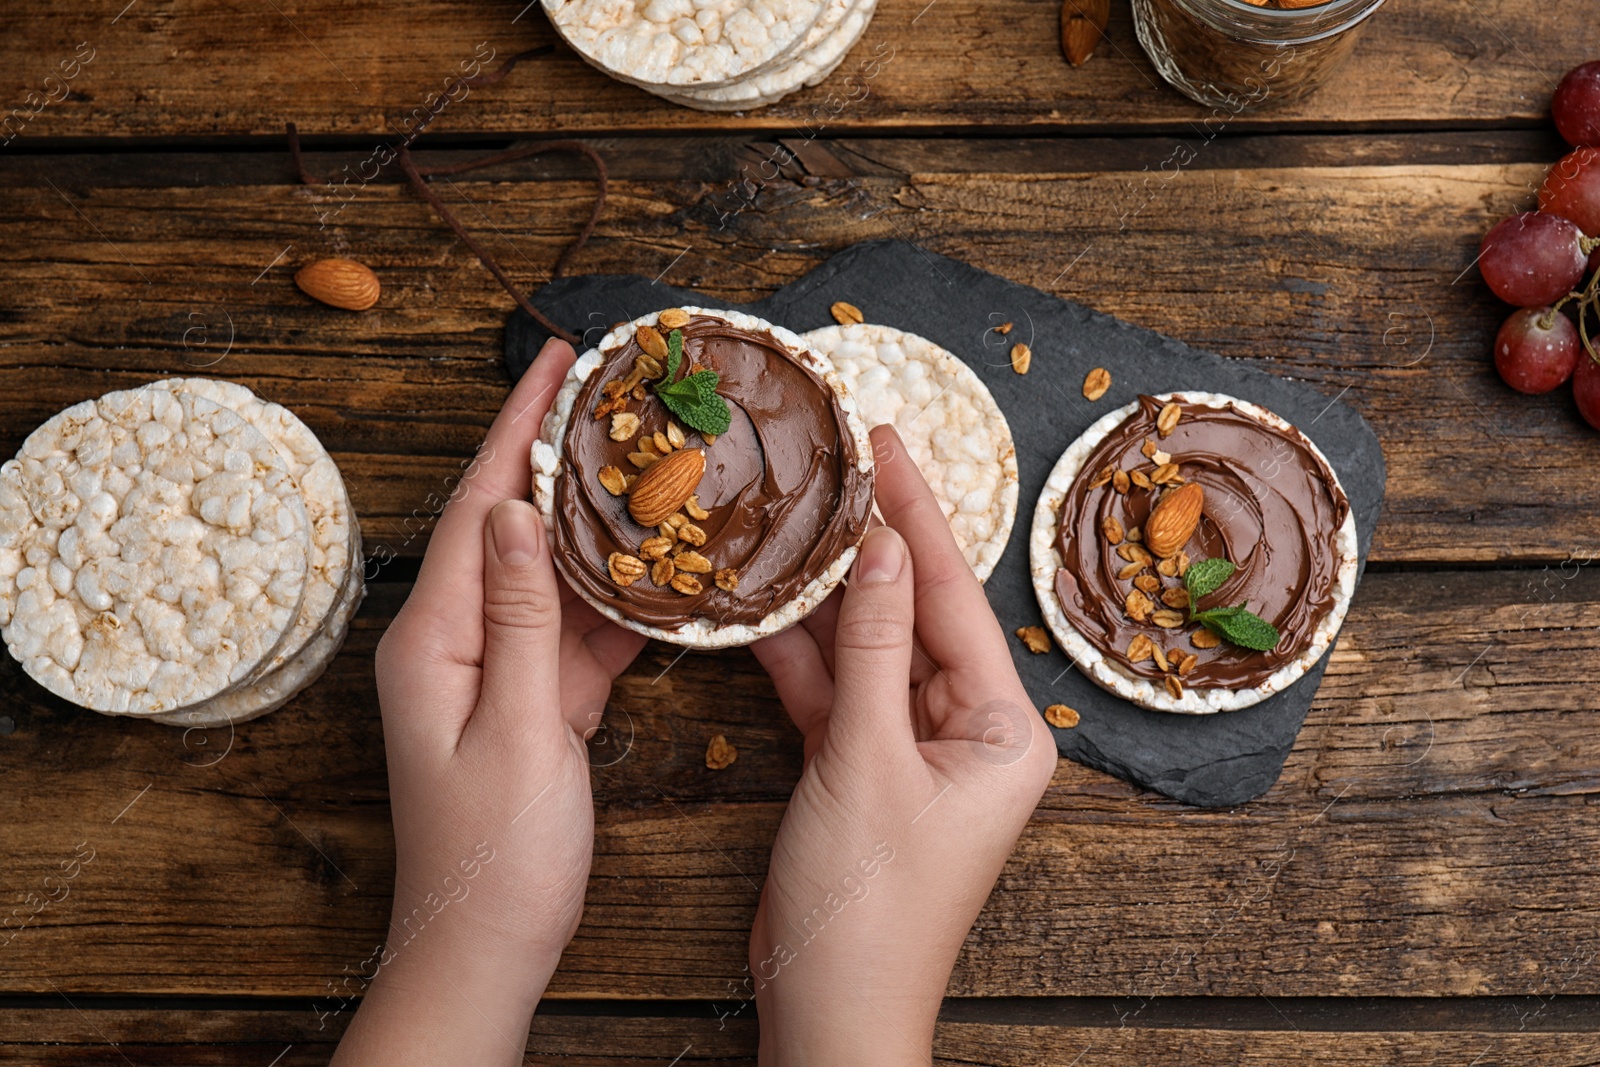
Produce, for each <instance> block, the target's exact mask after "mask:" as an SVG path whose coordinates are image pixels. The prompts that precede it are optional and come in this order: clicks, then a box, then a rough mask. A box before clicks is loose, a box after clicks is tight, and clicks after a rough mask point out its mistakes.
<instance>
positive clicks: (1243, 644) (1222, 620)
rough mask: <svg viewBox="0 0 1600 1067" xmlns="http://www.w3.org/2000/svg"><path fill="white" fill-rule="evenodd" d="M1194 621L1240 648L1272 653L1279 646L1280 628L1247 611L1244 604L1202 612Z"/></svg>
mask: <svg viewBox="0 0 1600 1067" xmlns="http://www.w3.org/2000/svg"><path fill="white" fill-rule="evenodd" d="M1193 621H1194V622H1198V623H1200V624H1201V625H1202V626H1204V627H1205V628H1206V629H1208V630H1210V631H1211V632H1212V633H1214V634H1216V635H1217V636H1218V637H1220V638H1222V639H1223V640H1225V641H1227V642H1229V643H1230V644H1234V645H1238V646H1239V647H1240V648H1248V649H1253V650H1254V651H1256V652H1270V651H1272V650H1273V649H1274V648H1276V647H1277V645H1278V628H1277V627H1275V626H1273V625H1272V624H1271V623H1270V622H1268V621H1267V620H1266V619H1263V618H1262V617H1261V616H1259V615H1256V614H1255V613H1253V612H1249V611H1246V610H1245V609H1244V606H1243V605H1242V604H1241V605H1240V606H1239V607H1236V608H1214V609H1212V610H1211V611H1202V612H1200V613H1199V614H1198V615H1195V616H1194V619H1193Z"/></svg>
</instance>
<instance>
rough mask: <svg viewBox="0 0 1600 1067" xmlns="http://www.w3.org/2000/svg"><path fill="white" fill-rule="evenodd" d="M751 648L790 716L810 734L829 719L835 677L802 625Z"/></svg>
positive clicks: (759, 642) (765, 639)
mask: <svg viewBox="0 0 1600 1067" xmlns="http://www.w3.org/2000/svg"><path fill="white" fill-rule="evenodd" d="M750 651H752V652H754V653H755V655H756V660H757V661H758V662H759V663H760V664H761V666H762V669H763V670H765V671H766V672H767V675H768V677H770V678H771V679H772V685H773V688H775V689H777V691H778V699H779V700H781V701H783V707H784V710H785V711H787V712H788V713H789V718H791V719H793V720H794V724H795V726H797V727H798V728H799V730H800V732H801V733H803V734H805V735H806V736H807V737H810V736H811V734H812V732H813V731H815V730H816V729H817V728H819V727H820V726H822V724H823V723H825V722H827V720H828V708H829V707H830V706H832V704H833V677H832V675H831V673H830V672H829V670H828V666H827V664H826V663H825V662H824V660H823V655H822V651H821V649H819V648H818V647H817V641H816V639H815V638H813V637H812V636H811V634H810V633H809V632H808V631H807V630H806V629H804V628H803V627H800V626H791V627H789V628H788V629H787V630H784V631H783V632H781V633H777V634H773V635H772V636H771V637H766V638H762V639H761V640H760V641H757V642H756V643H755V644H753V645H751V646H750Z"/></svg>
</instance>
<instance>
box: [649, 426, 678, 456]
mask: <svg viewBox="0 0 1600 1067" xmlns="http://www.w3.org/2000/svg"><path fill="white" fill-rule="evenodd" d="M650 439H651V440H652V441H654V442H655V443H656V451H657V452H660V453H661V454H662V455H663V456H665V455H666V454H668V453H669V452H671V451H672V450H673V449H672V442H671V441H669V440H667V435H666V434H664V433H662V432H661V431H660V430H657V431H656V432H655V433H654V434H652V435H651V436H650Z"/></svg>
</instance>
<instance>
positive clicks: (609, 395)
mask: <svg viewBox="0 0 1600 1067" xmlns="http://www.w3.org/2000/svg"><path fill="white" fill-rule="evenodd" d="M628 388H629V387H628V386H626V385H624V384H623V383H622V379H621V378H618V379H616V380H615V381H610V382H607V383H606V384H605V385H602V386H601V387H600V395H601V396H603V397H605V398H606V399H607V400H615V399H616V398H617V397H619V396H621V395H622V394H623V393H625V392H627V391H628Z"/></svg>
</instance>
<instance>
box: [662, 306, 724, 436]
mask: <svg viewBox="0 0 1600 1067" xmlns="http://www.w3.org/2000/svg"><path fill="white" fill-rule="evenodd" d="M682 365H683V331H682V330H673V331H672V332H671V333H669V334H668V335H667V372H666V374H664V375H662V376H661V380H660V381H659V382H657V383H656V386H655V390H656V396H658V397H660V398H661V402H662V403H663V404H665V405H666V406H667V410H668V411H670V412H672V413H673V414H674V415H676V416H677V417H678V418H679V419H680V420H681V421H682V422H683V424H684V425H685V426H688V427H690V428H691V429H694V430H698V431H700V432H701V433H702V434H707V433H709V434H725V433H727V432H728V427H729V426H731V425H732V424H733V413H732V412H731V411H729V409H728V402H727V401H726V400H724V399H722V396H721V395H720V394H719V393H718V392H717V383H718V381H719V379H718V377H717V372H716V371H714V370H697V371H695V372H694V373H693V374H690V375H686V376H685V377H683V378H681V379H678V368H679V367H681V366H682ZM674 379H678V380H676V381H675V380H674Z"/></svg>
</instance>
